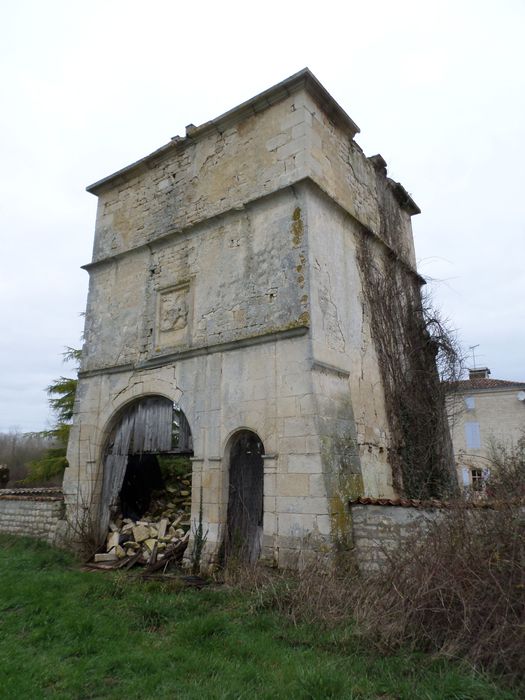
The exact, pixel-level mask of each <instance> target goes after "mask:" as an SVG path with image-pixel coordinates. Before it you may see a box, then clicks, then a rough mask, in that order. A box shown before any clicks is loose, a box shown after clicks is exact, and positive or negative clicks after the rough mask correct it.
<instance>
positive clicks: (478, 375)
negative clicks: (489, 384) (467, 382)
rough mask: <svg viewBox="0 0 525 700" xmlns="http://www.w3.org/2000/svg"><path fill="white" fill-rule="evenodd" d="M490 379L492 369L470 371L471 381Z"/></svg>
mask: <svg viewBox="0 0 525 700" xmlns="http://www.w3.org/2000/svg"><path fill="white" fill-rule="evenodd" d="M489 377H490V369H489V368H488V367H475V368H474V369H469V371H468V378H469V379H488V378H489Z"/></svg>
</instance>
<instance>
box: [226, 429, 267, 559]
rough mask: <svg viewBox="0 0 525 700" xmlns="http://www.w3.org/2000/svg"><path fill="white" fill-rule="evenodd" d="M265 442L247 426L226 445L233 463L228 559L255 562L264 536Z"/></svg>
mask: <svg viewBox="0 0 525 700" xmlns="http://www.w3.org/2000/svg"><path fill="white" fill-rule="evenodd" d="M263 455H264V445H263V442H262V440H261V438H260V437H259V435H258V434H257V433H256V432H254V431H253V430H249V429H246V428H243V429H240V430H237V431H235V433H234V434H233V435H232V436H231V437H230V439H229V441H228V444H227V447H226V453H225V456H226V459H227V463H228V465H229V468H228V473H229V485H228V510H227V519H226V532H225V538H224V555H225V559H226V560H228V559H232V558H233V559H236V560H239V561H243V562H247V563H254V562H255V561H257V559H258V558H259V556H260V553H261V549H262V535H263V502H264V500H263V499H264V461H263Z"/></svg>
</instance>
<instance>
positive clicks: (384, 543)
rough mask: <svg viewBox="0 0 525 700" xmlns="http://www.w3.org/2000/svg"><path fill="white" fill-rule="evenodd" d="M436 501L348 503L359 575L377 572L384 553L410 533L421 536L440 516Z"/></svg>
mask: <svg viewBox="0 0 525 700" xmlns="http://www.w3.org/2000/svg"><path fill="white" fill-rule="evenodd" d="M444 512H445V510H444V506H443V504H441V503H439V502H436V503H435V504H432V502H426V503H424V504H422V503H420V502H418V501H408V500H407V501H398V502H396V501H393V500H386V499H384V501H381V500H380V499H358V500H357V501H353V502H352V503H350V513H351V516H352V530H353V540H354V552H355V556H356V559H357V563H358V566H359V568H360V569H361V570H362V571H363V572H372V571H378V570H379V569H380V568H381V566H382V565H383V564H385V562H386V561H387V558H388V554H389V552H391V551H392V550H394V549H395V548H396V547H397V546H398V545H400V544H401V543H402V542H405V541H406V540H407V539H408V538H409V537H411V536H413V535H414V534H417V533H421V534H423V533H424V532H425V531H426V529H427V528H428V525H429V523H430V522H433V521H434V520H436V518H440V517H442V516H443V513H444Z"/></svg>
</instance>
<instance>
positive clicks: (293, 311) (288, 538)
mask: <svg viewBox="0 0 525 700" xmlns="http://www.w3.org/2000/svg"><path fill="white" fill-rule="evenodd" d="M356 131H357V127H356V126H355V124H353V122H352V121H351V119H350V118H349V117H348V116H347V115H345V114H344V112H343V111H342V110H341V108H340V107H339V106H338V105H337V104H336V103H335V102H334V101H333V99H332V98H331V97H330V96H329V95H328V93H326V91H324V88H322V86H320V85H319V84H318V83H317V81H316V80H315V78H313V76H311V74H309V73H308V72H307V71H306V72H302V73H301V74H298V76H295V77H292V78H291V79H289V80H288V81H285V83H283V84H281V85H280V86H276V87H275V88H273V89H271V90H270V91H267V92H266V93H264V94H263V95H262V96H258V97H256V98H254V99H253V100H251V101H249V102H248V103H246V104H244V105H240V106H239V107H238V108H236V109H234V110H232V112H230V113H228V114H227V115H223V116H222V117H219V118H218V119H216V120H214V121H213V122H209V123H207V124H204V125H202V126H200V127H197V128H190V129H188V131H187V135H186V138H184V139H179V140H174V141H172V142H171V143H170V144H168V145H166V146H164V147H162V148H161V149H159V151H157V152H156V153H154V154H152V155H150V156H148V157H146V158H145V159H143V160H142V161H139V162H138V163H136V164H133V165H132V166H130V167H128V168H126V169H124V170H122V171H120V172H119V173H116V174H115V175H113V176H111V177H109V178H107V179H106V180H103V181H100V182H99V183H97V184H95V185H94V186H92V187H91V188H90V191H91V192H93V193H94V194H96V195H97V196H98V197H99V207H98V214H97V223H96V233H95V244H94V253H93V261H92V263H90V264H89V265H87V266H86V268H87V269H88V271H89V273H90V288H89V297H88V304H87V312H86V327H85V341H86V342H85V346H84V350H83V358H82V367H81V370H82V371H81V373H80V380H79V385H78V392H77V402H76V409H75V418H74V425H73V427H72V430H71V439H70V444H69V450H68V460H69V464H70V467H69V468H68V469H67V470H66V475H65V479H64V492H65V497H66V502H67V504H68V506H69V507H70V510H71V512H72V513H73V511H74V510H75V509H77V510H78V509H79V508H80V509H84V508H87V509H91V510H92V512H93V513H96V509H97V506H98V502H99V499H100V491H101V484H102V474H103V463H104V449H105V445H106V441H107V438H108V433H109V430H110V428H111V426H112V425H113V423H114V421H115V417H116V416H117V415H119V412H120V411H122V410H124V409H125V407H126V405H127V404H129V403H130V402H131V401H133V400H137V399H139V398H140V397H144V396H147V395H152V394H159V395H161V396H165V397H168V398H170V399H171V400H173V401H174V402H175V403H176V404H177V405H178V406H179V407H180V408H181V409H182V411H183V412H184V414H185V416H186V417H187V419H188V422H189V425H190V427H191V432H192V435H193V449H194V457H193V490H192V497H193V503H192V518H193V519H195V518H196V517H197V514H198V512H199V508H200V497H201V493H202V505H203V519H204V528H205V529H206V530H207V532H208V535H207V538H208V539H207V548H208V552H209V554H210V558H212V557H213V555H214V554H215V553H217V551H218V549H219V546H220V543H221V541H222V539H223V537H224V528H225V523H226V514H227V507H228V479H229V446H230V444H231V440H232V436H233V435H234V434H235V433H236V431H239V430H246V429H248V430H252V431H253V432H255V433H256V434H257V435H258V436H259V437H260V439H261V440H262V442H263V444H264V449H265V456H264V465H265V467H264V526H263V529H264V542H263V552H264V556H265V557H266V558H270V559H272V560H273V561H275V562H277V563H278V564H280V565H287V564H289V563H290V562H292V560H293V559H294V557H296V555H297V552H298V551H301V549H302V548H304V547H305V544H306V543H309V544H308V546H312V547H314V548H318V549H326V546H327V545H329V544H330V543H331V542H333V540H334V539H338V540H339V541H340V542H341V541H343V540H344V541H345V542H346V543H348V542H349V538H350V535H351V532H350V522H349V519H348V512H347V509H346V506H345V504H346V502H347V501H348V499H349V498H351V497H353V496H356V495H361V494H362V493H366V494H367V495H371V496H386V497H391V496H392V495H393V490H392V479H391V473H390V470H389V466H388V463H387V445H388V440H389V436H388V428H387V424H386V418H385V406H384V397H383V394H382V389H381V377H380V375H379V371H378V363H377V357H376V355H375V350H374V347H373V344H372V343H371V341H370V323H369V319H368V318H367V317H366V314H365V313H364V311H363V305H362V298H361V286H360V280H359V271H358V266H357V261H356V248H357V242H358V240H359V237H360V236H362V235H363V233H364V232H365V231H366V233H367V235H369V236H371V237H373V238H374V240H375V241H376V243H377V245H378V246H381V249H382V250H384V251H388V252H389V254H390V255H392V256H394V257H396V258H401V259H402V260H403V261H404V266H405V267H404V269H405V268H406V270H407V274H412V275H413V274H415V273H414V269H413V268H414V254H413V245H412V238H411V227H410V215H411V214H412V213H415V212H416V211H417V208H416V207H415V205H414V204H413V202H412V201H411V199H410V198H409V197H408V195H407V194H406V193H405V192H404V190H403V189H402V188H399V187H394V184H395V183H390V181H388V182H387V180H386V175H385V173H383V172H379V171H378V168H377V162H378V161H377V160H375V161H374V160H370V159H367V158H366V157H365V156H364V154H363V153H362V151H361V149H360V148H359V147H358V146H357V144H355V142H354V141H353V137H354V135H355V133H356ZM378 178H382V179H381V183H380V186H379V184H378V183H379V180H378ZM385 211H387V212H388V215H389V216H390V215H391V214H392V212H393V213H394V215H395V217H394V218H395V221H396V225H395V226H394V227H393V228H390V229H388V230H386V229H385V227H384V225H383V216H384V212H385Z"/></svg>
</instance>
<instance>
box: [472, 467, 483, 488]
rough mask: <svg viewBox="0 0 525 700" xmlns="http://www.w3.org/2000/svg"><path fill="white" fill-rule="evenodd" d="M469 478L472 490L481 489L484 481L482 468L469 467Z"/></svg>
mask: <svg viewBox="0 0 525 700" xmlns="http://www.w3.org/2000/svg"><path fill="white" fill-rule="evenodd" d="M470 478H471V481H472V489H473V490H474V491H482V490H483V482H484V478H483V469H471V470H470Z"/></svg>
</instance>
